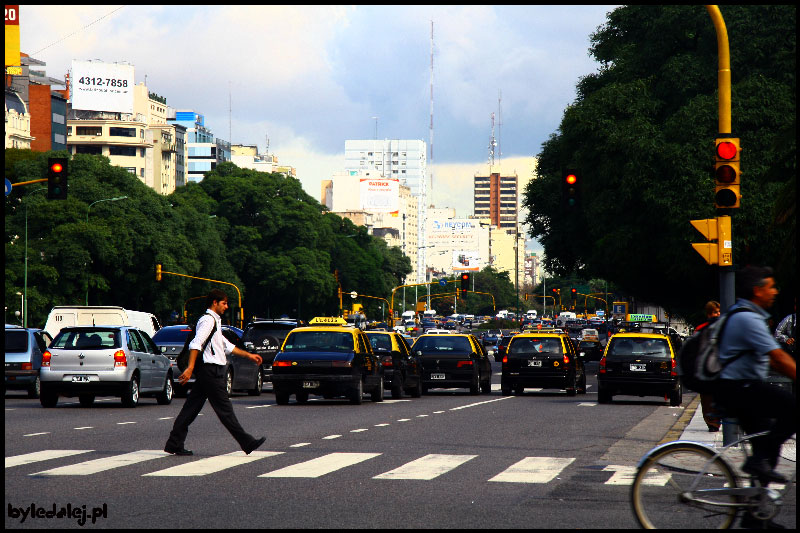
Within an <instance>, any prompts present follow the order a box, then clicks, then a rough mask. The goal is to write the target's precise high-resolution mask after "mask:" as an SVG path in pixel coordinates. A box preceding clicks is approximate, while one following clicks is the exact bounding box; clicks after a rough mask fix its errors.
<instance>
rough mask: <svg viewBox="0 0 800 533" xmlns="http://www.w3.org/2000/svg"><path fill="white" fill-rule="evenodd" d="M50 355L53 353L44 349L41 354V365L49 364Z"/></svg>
mask: <svg viewBox="0 0 800 533" xmlns="http://www.w3.org/2000/svg"><path fill="white" fill-rule="evenodd" d="M52 356H53V354H51V353H50V350H46V351H45V352H44V353H43V354H42V366H50V358H51V357H52Z"/></svg>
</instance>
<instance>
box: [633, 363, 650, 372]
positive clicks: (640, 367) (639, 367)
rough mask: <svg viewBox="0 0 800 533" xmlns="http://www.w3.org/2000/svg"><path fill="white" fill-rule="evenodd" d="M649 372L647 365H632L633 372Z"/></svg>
mask: <svg viewBox="0 0 800 533" xmlns="http://www.w3.org/2000/svg"><path fill="white" fill-rule="evenodd" d="M646 370H647V365H631V371H632V372H644V371H646Z"/></svg>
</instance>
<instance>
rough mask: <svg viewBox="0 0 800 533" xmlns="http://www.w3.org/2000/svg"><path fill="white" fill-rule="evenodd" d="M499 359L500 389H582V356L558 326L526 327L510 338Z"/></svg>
mask: <svg viewBox="0 0 800 533" xmlns="http://www.w3.org/2000/svg"><path fill="white" fill-rule="evenodd" d="M502 361H503V374H502V376H501V378H500V391H501V393H502V394H503V395H506V396H507V395H509V394H511V392H512V391H513V392H514V393H515V394H522V393H523V392H524V390H525V388H528V387H541V388H557V389H564V390H566V391H567V395H569V396H574V395H575V394H585V393H586V371H585V370H584V366H583V357H582V356H581V354H580V352H578V351H577V350H576V349H575V345H574V344H573V342H572V339H570V338H569V336H568V335H567V334H566V333H564V332H562V331H561V330H553V329H549V330H547V331H526V332H523V333H521V334H519V335H516V336H515V337H514V338H512V339H511V342H510V343H509V345H508V349H507V350H506V355H505V356H504V357H503V359H502Z"/></svg>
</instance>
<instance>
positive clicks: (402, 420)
mask: <svg viewBox="0 0 800 533" xmlns="http://www.w3.org/2000/svg"><path fill="white" fill-rule="evenodd" d="M409 420H411V419H410V418H401V419H400V420H398V422H408V421H409Z"/></svg>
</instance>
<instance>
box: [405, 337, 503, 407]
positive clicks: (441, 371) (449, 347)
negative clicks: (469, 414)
mask: <svg viewBox="0 0 800 533" xmlns="http://www.w3.org/2000/svg"><path fill="white" fill-rule="evenodd" d="M411 350H412V351H413V352H414V353H415V354H416V355H417V356H418V357H419V358H420V361H421V362H422V392H423V394H424V393H425V392H427V391H428V389H431V388H445V389H453V388H469V392H470V394H479V393H480V392H484V393H486V394H488V393H490V392H491V391H492V364H491V362H490V361H489V358H488V357H487V356H486V352H485V351H484V350H482V349H481V347H480V346H479V345H478V339H476V338H475V337H474V336H472V335H463V334H456V333H452V334H450V333H444V334H439V335H422V336H421V337H419V338H417V340H416V342H414V346H412V347H411Z"/></svg>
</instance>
